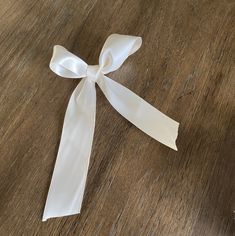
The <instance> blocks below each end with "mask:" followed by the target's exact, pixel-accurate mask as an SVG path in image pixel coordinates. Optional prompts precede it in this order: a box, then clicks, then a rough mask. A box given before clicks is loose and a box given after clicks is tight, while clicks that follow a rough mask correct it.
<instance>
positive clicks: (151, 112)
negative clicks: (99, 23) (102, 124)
mask: <svg viewBox="0 0 235 236" xmlns="http://www.w3.org/2000/svg"><path fill="white" fill-rule="evenodd" d="M98 84H99V87H100V88H101V90H102V91H103V93H104V95H105V96H106V98H107V99H108V101H109V102H110V103H111V105H112V106H113V107H114V108H115V109H116V110H117V111H118V112H119V113H120V114H121V115H122V116H123V117H125V118H126V119H127V120H129V121H130V122H131V123H133V124H134V125H135V126H136V127H138V128H139V129H140V130H142V131H143V132H145V133H146V134H148V135H149V136H151V137H152V138H154V139H156V140H158V141H159V142H161V143H163V144H164V145H166V146H168V147H170V148H172V149H174V150H177V147H176V143H175V142H176V139H177V136H178V128H179V123H178V122H176V121H174V120H173V119H171V118H169V117H168V116H166V115H164V114H163V113H162V112H160V111H159V110H157V109H156V108H155V107H153V106H151V105H150V104H149V103H147V102H146V101H145V100H143V99H142V98H141V97H139V96H137V95H136V94H135V93H133V92H132V91H130V90H129V89H127V88H126V87H124V86H122V85H121V84H119V83H117V82H115V81H113V80H111V79H110V78H108V77H107V76H104V77H103V79H101V80H99V81H98Z"/></svg>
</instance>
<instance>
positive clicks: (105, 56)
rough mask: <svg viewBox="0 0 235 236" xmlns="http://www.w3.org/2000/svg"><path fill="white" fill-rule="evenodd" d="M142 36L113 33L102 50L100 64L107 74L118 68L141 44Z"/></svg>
mask: <svg viewBox="0 0 235 236" xmlns="http://www.w3.org/2000/svg"><path fill="white" fill-rule="evenodd" d="M141 44H142V39H141V37H136V36H129V35H120V34H111V35H110V36H109V37H108V38H107V40H106V42H105V43H104V46H103V48H102V50H101V53H100V57H99V64H100V67H101V68H102V72H103V73H104V74H107V73H109V72H112V71H115V70H117V69H118V68H119V67H120V66H121V65H122V64H123V62H124V61H125V60H126V59H127V58H128V57H129V56H130V55H131V54H133V53H135V52H136V51H137V50H138V49H139V48H140V46H141Z"/></svg>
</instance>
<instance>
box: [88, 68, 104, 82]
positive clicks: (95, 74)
mask: <svg viewBox="0 0 235 236" xmlns="http://www.w3.org/2000/svg"><path fill="white" fill-rule="evenodd" d="M102 76H104V74H103V72H102V67H100V66H98V65H95V66H93V65H92V66H90V65H88V66H87V78H88V79H89V80H91V81H92V82H95V83H96V82H97V81H98V80H99V78H100V77H102Z"/></svg>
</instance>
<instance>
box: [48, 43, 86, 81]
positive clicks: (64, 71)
mask: <svg viewBox="0 0 235 236" xmlns="http://www.w3.org/2000/svg"><path fill="white" fill-rule="evenodd" d="M50 69H51V70H52V71H53V72H54V73H56V74H57V75H59V76H62V77H65V78H83V77H86V74H87V64H86V62H84V61H83V60H82V59H80V58H79V57H77V56H75V55H74V54H73V53H71V52H69V51H68V50H67V49H66V48H64V47H62V46H60V45H55V46H54V49H53V55H52V58H51V62H50Z"/></svg>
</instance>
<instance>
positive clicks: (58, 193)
mask: <svg viewBox="0 0 235 236" xmlns="http://www.w3.org/2000/svg"><path fill="white" fill-rule="evenodd" d="M95 110H96V91H95V84H94V83H92V82H91V81H89V80H87V79H83V80H82V81H81V82H80V83H79V85H78V86H77V87H76V89H75V90H74V92H73V94H72V96H71V98H70V100H69V104H68V107H67V111H66V114H65V119H64V125H63V131H62V136H61V141H60V147H59V151H58V155H57V159H56V164H55V168H54V172H53V176H52V180H51V185H50V188H49V192H48V196H47V201H46V205H45V209H44V214H43V219H42V220H43V221H46V220H47V219H49V218H53V217H60V216H66V215H73V214H77V213H80V209H81V204H82V199H83V194H84V189H85V184H86V178H87V172H88V166H89V160H90V153H91V147H92V140H93V135H94V127H95Z"/></svg>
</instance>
